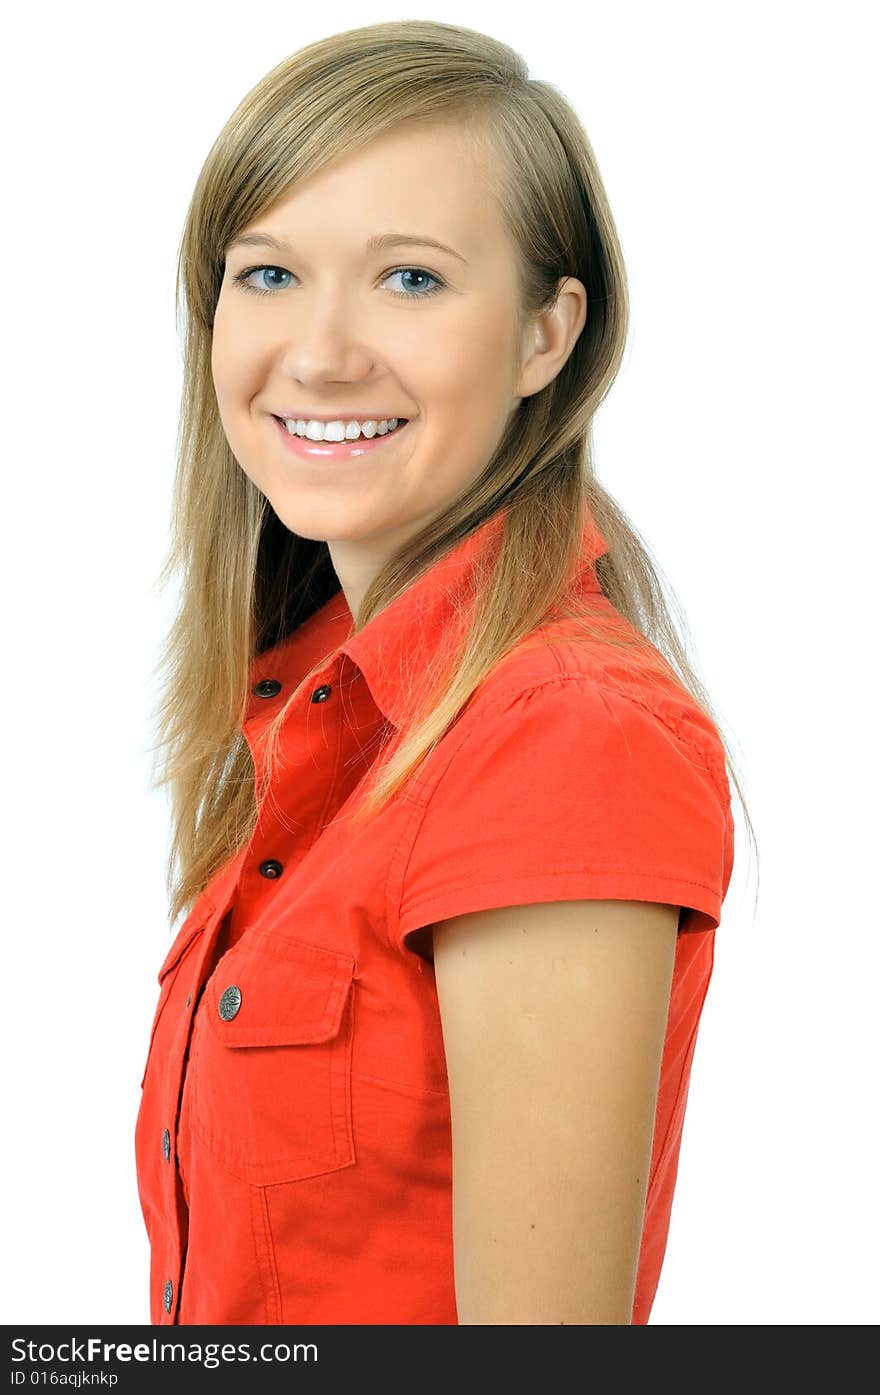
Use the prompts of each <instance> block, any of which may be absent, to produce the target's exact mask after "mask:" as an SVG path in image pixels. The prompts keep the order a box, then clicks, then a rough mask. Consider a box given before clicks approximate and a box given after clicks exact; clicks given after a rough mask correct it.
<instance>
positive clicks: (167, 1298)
mask: <svg viewBox="0 0 880 1395" xmlns="http://www.w3.org/2000/svg"><path fill="white" fill-rule="evenodd" d="M173 1297H174V1285H173V1284H172V1282H171V1280H170V1279H166V1280H165V1292H164V1293H163V1294H162V1302H163V1303H164V1304H165V1311H166V1313H170V1312H171V1299H172V1298H173Z"/></svg>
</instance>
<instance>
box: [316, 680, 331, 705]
mask: <svg viewBox="0 0 880 1395" xmlns="http://www.w3.org/2000/svg"><path fill="white" fill-rule="evenodd" d="M332 691H333V689H332V688H331V687H330V685H329V683H322V685H321V687H320V688H316V689H315V691H314V692H313V693H312V702H326V701H327V699H328V697H329V696H330V694H331V693H332Z"/></svg>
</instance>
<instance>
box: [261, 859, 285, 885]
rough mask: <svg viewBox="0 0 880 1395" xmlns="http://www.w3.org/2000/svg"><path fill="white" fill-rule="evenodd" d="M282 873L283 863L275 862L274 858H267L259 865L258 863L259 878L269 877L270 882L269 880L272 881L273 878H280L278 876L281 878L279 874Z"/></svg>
mask: <svg viewBox="0 0 880 1395" xmlns="http://www.w3.org/2000/svg"><path fill="white" fill-rule="evenodd" d="M283 871H284V863H283V862H276V860H275V858H274V857H270V858H267V860H266V861H265V862H261V863H260V876H261V877H269V878H270V880H271V879H273V878H275V877H280V876H281V873H282V872H283Z"/></svg>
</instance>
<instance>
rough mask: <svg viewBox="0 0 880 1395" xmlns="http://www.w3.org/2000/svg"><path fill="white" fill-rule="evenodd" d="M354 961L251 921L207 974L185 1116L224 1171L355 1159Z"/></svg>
mask: <svg viewBox="0 0 880 1395" xmlns="http://www.w3.org/2000/svg"><path fill="white" fill-rule="evenodd" d="M354 965H355V961H354V959H353V958H352V956H351V955H346V954H341V953H338V952H337V951H335V950H328V949H323V948H320V947H318V946H317V945H310V944H306V943H305V942H304V941H300V940H281V939H279V938H278V937H276V936H274V935H266V934H263V933H262V932H260V931H257V930H253V929H249V930H245V932H244V935H243V936H242V938H241V939H240V940H239V941H238V943H237V944H236V945H234V946H233V948H232V949H230V950H229V951H228V952H227V953H226V954H224V955H223V957H222V959H221V960H220V961H219V963H218V965H217V967H216V968H215V970H214V972H213V973H212V975H211V977H210V978H209V979H208V981H207V983H206V984H205V991H204V995H203V997H202V1000H201V1002H200V1004H199V1007H198V1011H197V1013H196V1021H195V1025H194V1029H193V1049H192V1055H191V1059H190V1064H189V1067H188V1074H189V1077H190V1082H189V1083H190V1085H191V1098H192V1127H193V1129H194V1130H195V1132H196V1133H197V1134H198V1135H199V1137H200V1139H201V1140H202V1142H203V1143H204V1145H205V1146H206V1148H207V1149H208V1150H209V1151H210V1153H211V1154H212V1155H213V1156H214V1157H215V1158H216V1160H217V1161H218V1162H219V1163H221V1164H222V1166H223V1167H224V1168H226V1169H227V1170H228V1171H229V1172H231V1173H232V1174H233V1175H234V1176H236V1177H239V1178H241V1179H242V1180H244V1181H246V1182H252V1183H254V1184H256V1185H268V1184H271V1183H276V1182H293V1181H298V1180H300V1179H301V1178H304V1177H313V1176H316V1175H318V1174H319V1173H323V1172H332V1171H334V1170H335V1169H337V1168H341V1167H347V1166H349V1165H350V1164H351V1163H353V1162H354V1161H355V1153H354V1139H353V1135H352V1125H351V1051H352V1028H353V1021H352V1017H353V1003H352V979H353V975H354Z"/></svg>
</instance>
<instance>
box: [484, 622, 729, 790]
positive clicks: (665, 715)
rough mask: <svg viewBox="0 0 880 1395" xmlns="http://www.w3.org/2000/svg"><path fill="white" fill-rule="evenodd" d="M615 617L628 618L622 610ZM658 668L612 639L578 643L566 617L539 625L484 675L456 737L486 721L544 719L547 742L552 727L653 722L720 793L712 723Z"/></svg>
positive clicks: (721, 757) (718, 744)
mask: <svg viewBox="0 0 880 1395" xmlns="http://www.w3.org/2000/svg"><path fill="white" fill-rule="evenodd" d="M621 623H622V624H624V625H627V624H628V622H626V621H623V620H622V618H621ZM654 652H655V653H657V651H656V650H655V651H654ZM658 657H659V656H658ZM665 667H666V668H668V665H666V666H665ZM663 669H664V664H663V663H662V662H661V664H660V666H659V668H658V670H657V671H650V670H648V669H646V667H645V666H644V665H643V664H639V663H638V661H637V660H635V659H634V657H633V655H632V652H631V651H629V650H627V649H624V648H619V647H617V646H615V645H613V644H607V643H601V642H590V643H585V642H583V640H580V639H578V638H576V637H575V634H574V632H573V629H572V627H571V626H569V625H564V624H559V625H556V626H553V627H545V628H544V629H541V630H538V631H535V633H534V634H533V635H530V636H529V637H528V638H527V639H526V640H523V641H522V642H521V643H520V644H518V645H516V646H515V648H514V649H512V650H511V651H510V653H509V654H507V655H505V657H504V658H503V659H502V660H501V661H500V662H499V664H498V665H497V666H496V668H495V669H494V670H493V672H492V673H491V674H490V675H489V677H488V678H487V679H486V680H485V681H484V683H483V684H482V685H481V687H480V689H479V690H478V692H477V693H476V694H475V695H474V697H473V699H472V700H471V703H470V704H469V711H468V713H467V716H466V718H465V720H463V722H462V723H461V726H462V730H461V731H460V734H459V738H458V739H459V740H462V739H467V737H468V736H473V737H474V738H475V739H480V735H481V734H482V735H483V736H485V732H486V728H487V726H491V727H492V728H496V727H497V726H498V725H499V724H500V725H501V726H502V727H504V726H506V727H507V728H509V729H511V730H513V729H514V728H515V727H516V726H517V725H518V724H523V725H525V726H530V727H534V726H535V725H536V724H542V723H543V722H544V721H546V722H547V723H549V724H550V725H549V727H548V730H547V733H546V741H547V742H548V743H551V744H552V736H553V732H554V729H555V730H556V731H557V733H558V729H559V728H560V727H566V728H567V729H568V730H569V731H572V730H573V729H575V730H579V729H582V728H584V727H588V728H589V729H590V730H591V731H592V732H593V733H594V734H598V733H599V732H600V731H601V729H602V726H603V725H605V726H607V727H608V729H609V732H610V731H611V730H613V729H615V728H616V730H617V731H618V732H619V733H621V732H622V731H623V730H625V728H626V727H627V725H628V724H629V725H633V726H635V727H637V728H640V729H641V730H642V731H643V732H645V733H647V732H649V731H650V730H651V729H653V730H654V731H655V732H656V734H657V736H660V735H661V733H665V734H666V737H667V739H668V740H670V741H671V742H673V743H675V744H676V745H678V746H679V747H680V748H681V750H682V753H683V754H685V753H689V755H690V758H692V759H693V760H695V761H696V762H698V763H699V764H702V765H703V766H704V767H705V768H706V770H707V771H708V772H709V773H710V774H711V775H712V776H713V778H714V780H715V782H716V783H717V784H718V785H719V787H720V788H721V790H722V792H723V794H724V796H725V797H727V795H728V791H727V774H726V752H725V749H724V744H723V742H722V740H721V737H720V734H719V732H718V729H717V727H716V725H715V723H714V722H713V721H712V720H711V718H710V717H709V716H708V714H707V713H706V712H704V710H703V708H702V707H701V706H700V705H699V703H698V702H697V701H696V700H695V698H694V697H693V696H692V695H691V693H690V692H689V691H688V690H687V688H686V687H685V686H684V684H683V683H682V682H681V680H680V679H679V678H678V677H677V675H675V674H673V673H672V672H671V671H669V672H664V671H663Z"/></svg>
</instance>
